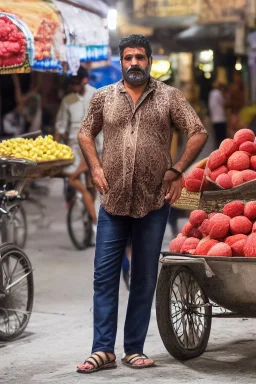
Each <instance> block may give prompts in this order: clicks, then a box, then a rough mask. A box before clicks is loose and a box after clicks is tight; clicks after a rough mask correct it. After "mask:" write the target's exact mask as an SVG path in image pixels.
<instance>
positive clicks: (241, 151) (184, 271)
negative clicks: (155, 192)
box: [156, 129, 256, 360]
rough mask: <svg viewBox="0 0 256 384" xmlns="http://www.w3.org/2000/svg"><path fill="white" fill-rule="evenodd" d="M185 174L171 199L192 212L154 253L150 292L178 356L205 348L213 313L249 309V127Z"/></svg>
mask: <svg viewBox="0 0 256 384" xmlns="http://www.w3.org/2000/svg"><path fill="white" fill-rule="evenodd" d="M243 136H246V139H244V138H243ZM249 139H250V140H249ZM222 149H223V150H228V155H225V153H224V152H222ZM231 149H232V150H231ZM214 162H215V164H214ZM243 162H244V163H243ZM203 169H204V170H203ZM187 178H188V179H190V180H189V182H188V181H187V180H188V179H187V180H186V179H185V187H186V188H184V189H183V193H182V196H181V198H180V199H179V201H178V202H177V203H176V206H177V207H178V208H181V209H188V207H190V210H192V212H191V214H190V216H189V220H188V222H187V223H186V224H185V225H184V227H183V228H182V231H181V233H180V234H179V235H178V236H177V237H176V238H175V239H173V240H172V241H171V243H170V247H169V252H163V253H162V256H163V257H162V258H161V260H160V261H161V263H162V268H161V272H160V275H159V279H158V285H157V292H156V314H157V322H158V328H159V332H160V335H161V338H162V340H163V343H164V345H165V347H166V349H167V351H168V352H169V353H170V354H171V355H172V356H174V357H175V358H177V359H180V360H183V359H189V358H193V357H197V356H199V355H201V354H202V353H203V352H204V351H205V349H206V347H207V344H208V339H209V336H210V331H211V322H212V318H213V317H256V292H255V282H256V280H255V275H256V194H255V187H256V140H255V135H254V133H252V132H251V131H250V130H248V129H243V130H240V131H238V132H237V133H236V135H235V136H234V140H232V139H226V140H224V141H223V142H222V144H221V145H220V149H219V150H217V151H215V152H213V153H212V154H211V155H210V157H209V160H208V161H207V159H204V161H203V162H202V163H201V164H198V165H197V166H196V168H195V169H193V170H192V171H191V172H190V175H189V176H188V177H187ZM197 178H198V181H196V182H195V180H197ZM205 186H207V187H206V188H205ZM197 189H198V190H197Z"/></svg>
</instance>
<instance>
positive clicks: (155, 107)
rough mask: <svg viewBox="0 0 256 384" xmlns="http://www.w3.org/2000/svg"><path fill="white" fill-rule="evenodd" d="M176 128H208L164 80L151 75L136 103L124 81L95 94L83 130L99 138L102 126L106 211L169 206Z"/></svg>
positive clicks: (136, 213)
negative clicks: (167, 194) (169, 171)
mask: <svg viewBox="0 0 256 384" xmlns="http://www.w3.org/2000/svg"><path fill="white" fill-rule="evenodd" d="M174 127H175V128H176V129H178V130H180V131H182V132H184V133H185V134H187V136H188V137H190V136H192V135H194V134H196V133H207V132H206V130H205V128H204V127H203V125H202V123H201V121H200V119H199V117H198V116H197V114H196V113H195V111H194V110H193V108H192V107H191V106H190V104H189V103H188V102H187V101H186V99H185V97H184V96H183V94H182V93H181V92H180V91H179V90H178V89H176V88H173V87H170V86H167V85H166V84H164V83H162V82H160V81H157V80H154V79H152V78H150V80H149V82H148V85H147V87H146V89H145V90H144V92H143V93H142V95H141V97H140V98H139V100H138V101H137V103H136V104H134V103H133V101H132V98H131V97H130V95H129V94H128V92H127V91H126V89H125V87H124V85H123V82H122V81H119V82H118V83H115V84H112V85H109V86H107V87H104V88H101V89H99V90H98V91H97V92H96V93H95V95H94V97H93V98H92V100H91V103H90V107H89V110H88V114H87V116H86V117H85V119H84V121H83V123H82V126H81V128H80V130H79V134H80V135H85V136H89V137H91V138H93V139H94V138H95V137H96V136H97V134H98V133H99V132H100V131H101V130H102V129H103V136H104V147H103V159H102V166H103V171H104V174H105V177H106V179H107V181H108V184H109V191H108V192H107V193H106V194H104V195H103V196H102V205H103V207H104V208H105V209H106V211H107V212H109V213H110V214H113V215H122V216H127V215H128V216H131V217H135V218H139V217H143V216H145V215H146V214H147V213H148V212H149V211H152V210H156V209H160V208H161V207H162V206H163V205H164V197H165V194H164V189H163V185H162V182H163V177H164V174H165V172H166V171H167V169H168V168H169V167H170V166H171V165H172V160H171V156H170V147H171V141H172V134H173V128H174Z"/></svg>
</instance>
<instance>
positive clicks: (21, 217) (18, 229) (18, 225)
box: [13, 205, 27, 248]
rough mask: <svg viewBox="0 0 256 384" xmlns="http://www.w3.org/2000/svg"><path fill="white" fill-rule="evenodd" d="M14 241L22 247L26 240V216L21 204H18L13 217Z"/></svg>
mask: <svg viewBox="0 0 256 384" xmlns="http://www.w3.org/2000/svg"><path fill="white" fill-rule="evenodd" d="M13 222H14V243H15V244H17V245H18V247H20V248H24V247H25V244H26V241H27V216H26V212H25V209H24V208H23V206H22V205H20V206H19V209H18V211H17V212H16V213H15V215H14V218H13Z"/></svg>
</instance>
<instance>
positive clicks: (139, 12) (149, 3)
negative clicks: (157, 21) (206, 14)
mask: <svg viewBox="0 0 256 384" xmlns="http://www.w3.org/2000/svg"><path fill="white" fill-rule="evenodd" d="M133 4H134V5H133V8H134V18H141V19H144V18H147V17H180V16H190V15H195V14H197V13H198V0H134V3H133Z"/></svg>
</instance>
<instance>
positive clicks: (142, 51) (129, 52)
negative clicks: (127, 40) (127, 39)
mask: <svg viewBox="0 0 256 384" xmlns="http://www.w3.org/2000/svg"><path fill="white" fill-rule="evenodd" d="M136 53H140V54H143V55H146V50H145V48H144V47H127V48H125V49H124V52H123V55H124V56H126V55H135V54H136Z"/></svg>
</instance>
